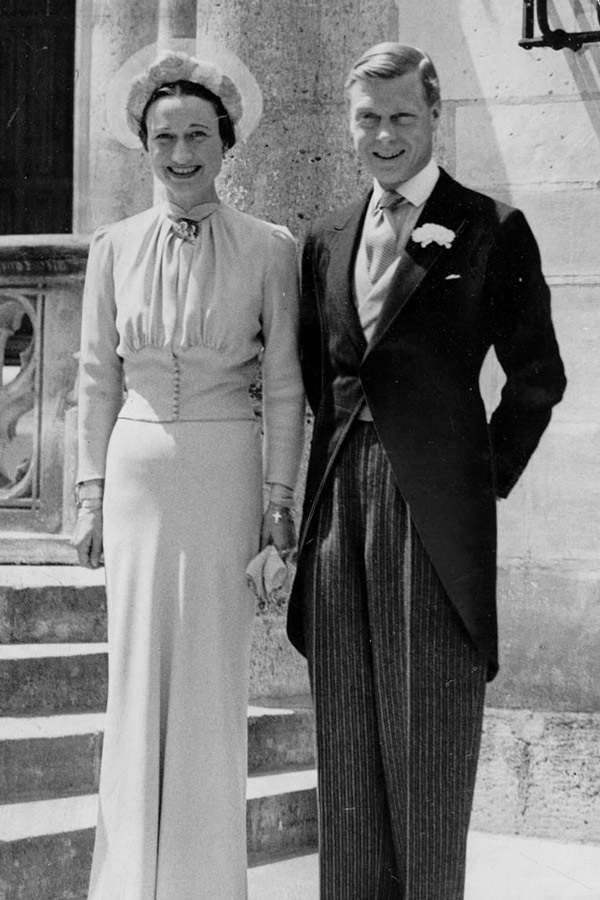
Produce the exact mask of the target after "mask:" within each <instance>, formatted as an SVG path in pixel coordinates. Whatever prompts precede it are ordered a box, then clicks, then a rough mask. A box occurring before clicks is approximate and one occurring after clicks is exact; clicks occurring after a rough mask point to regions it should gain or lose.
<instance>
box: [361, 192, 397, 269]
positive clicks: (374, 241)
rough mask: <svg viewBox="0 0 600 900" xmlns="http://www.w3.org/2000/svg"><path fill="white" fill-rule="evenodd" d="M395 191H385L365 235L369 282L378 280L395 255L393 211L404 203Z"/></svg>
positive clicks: (395, 230) (395, 235)
mask: <svg viewBox="0 0 600 900" xmlns="http://www.w3.org/2000/svg"><path fill="white" fill-rule="evenodd" d="M406 202H407V201H406V199H405V197H401V196H400V194H397V193H396V191H385V192H384V193H383V194H382V195H381V199H380V200H379V203H378V204H377V207H376V209H375V212H374V214H373V221H372V223H371V227H370V228H369V230H368V231H367V234H366V236H365V249H366V253H367V265H368V268H369V278H370V279H371V284H375V282H376V281H378V280H379V279H380V278H381V276H382V275H383V273H384V272H385V270H386V269H387V268H388V266H389V265H391V263H392V262H393V261H394V259H395V257H396V246H397V243H398V230H397V226H396V223H395V222H394V217H393V213H394V211H395V210H396V209H398V207H399V206H400V205H401V204H402V203H406Z"/></svg>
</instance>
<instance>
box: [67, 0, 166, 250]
mask: <svg viewBox="0 0 600 900" xmlns="http://www.w3.org/2000/svg"><path fill="white" fill-rule="evenodd" d="M77 23H78V29H77V40H78V65H77V68H78V70H79V72H80V76H79V78H78V81H77V93H76V105H75V118H76V122H75V133H76V146H75V156H76V162H75V200H74V210H75V215H74V224H73V230H74V231H76V232H82V233H85V232H89V231H91V230H93V229H94V228H96V227H97V226H98V225H100V224H102V223H104V222H111V221H115V220H116V219H119V218H122V217H123V216H126V215H129V214H131V213H133V212H136V211H138V210H140V209H143V208H144V207H145V206H148V204H149V203H151V202H152V177H151V175H150V171H149V168H148V165H147V162H146V160H145V154H144V153H143V151H142V149H141V147H140V149H139V151H137V150H130V149H128V148H126V147H124V146H123V145H122V144H120V143H119V142H118V141H117V140H116V139H115V138H114V136H113V135H112V133H111V132H110V129H109V127H108V123H107V119H106V94H107V91H108V90H109V89H110V87H111V79H112V77H113V76H114V74H115V73H116V72H117V71H118V70H119V68H120V67H121V65H122V64H123V63H124V62H125V60H126V59H127V58H128V57H129V56H131V54H133V53H135V52H136V51H137V50H140V49H141V48H142V47H144V46H145V45H146V44H150V43H153V42H154V41H156V37H157V0H128V2H127V3H123V2H122V0H79V4H78V10H77ZM124 101H125V97H123V102H124Z"/></svg>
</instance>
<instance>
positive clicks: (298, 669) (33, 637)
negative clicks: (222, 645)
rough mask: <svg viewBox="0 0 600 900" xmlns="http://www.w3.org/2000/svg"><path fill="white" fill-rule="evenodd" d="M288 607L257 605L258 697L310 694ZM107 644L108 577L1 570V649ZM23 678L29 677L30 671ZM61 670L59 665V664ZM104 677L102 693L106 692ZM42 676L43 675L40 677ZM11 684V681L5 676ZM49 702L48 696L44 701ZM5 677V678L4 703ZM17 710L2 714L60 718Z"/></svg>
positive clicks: (253, 670) (254, 666)
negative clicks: (291, 637) (291, 636)
mask: <svg viewBox="0 0 600 900" xmlns="http://www.w3.org/2000/svg"><path fill="white" fill-rule="evenodd" d="M285 620H286V604H285V600H284V598H279V599H278V600H273V601H268V602H266V603H260V604H257V615H256V620H255V624H254V640H253V646H252V658H251V665H250V691H251V696H253V697H263V696H271V695H272V696H289V695H294V694H300V693H304V692H307V691H308V674H307V670H306V662H305V660H304V659H303V658H302V657H301V656H300V655H299V654H298V653H297V652H296V651H295V650H294V649H293V647H292V646H291V644H290V643H289V641H288V640H287V637H286V630H285ZM105 641H106V597H105V589H104V571H103V570H102V569H98V570H95V571H93V570H91V569H81V568H79V567H77V566H60V565H57V566H7V565H0V649H1V648H2V646H4V645H10V644H22V645H29V646H32V645H35V644H60V645H63V646H64V645H67V644H70V643H72V644H75V645H79V644H83V643H92V644H101V643H103V642H105ZM20 667H21V668H23V667H24V669H25V671H24V672H19V673H18V677H17V680H18V681H20V680H21V676H22V675H23V676H25V678H27V677H28V672H27V666H26V665H25V663H23V662H21V663H20ZM54 668H55V669H56V668H57V664H56V663H55V664H54ZM94 674H95V675H100V682H99V683H98V689H99V691H100V692H102V691H104V692H105V691H106V684H105V681H106V679H105V678H102V676H101V673H99V672H96V673H94ZM38 675H39V673H38ZM4 678H5V680H6V679H7V678H8V676H7V675H6V673H5V676H4ZM40 696H41V697H43V694H42V695H40ZM1 699H2V677H0V702H1ZM76 708H80V709H81V710H82V711H83V710H89V711H97V712H100V711H101V709H102V704H100V705H98V706H96V707H94V706H90V705H89V698H88V702H87V703H84V705H83V706H80V707H76V706H75V705H73V704H72V703H70V702H68V703H67V705H66V708H64V709H63V711H64V712H69V711H74V710H75V709H76ZM59 711H60V709H58V708H55V707H53V706H50V707H49V708H48V709H44V708H43V707H42V706H40V707H39V708H37V709H33V708H30V707H27V708H26V709H25V710H22V711H20V710H18V709H16V708H14V707H13V711H12V712H11V711H10V709H8V710H7V711H1V712H0V714H5V715H19V713H20V712H25V713H26V714H37V715H44V714H45V713H54V712H59Z"/></svg>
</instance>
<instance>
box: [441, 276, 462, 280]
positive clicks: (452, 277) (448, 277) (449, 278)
mask: <svg viewBox="0 0 600 900" xmlns="http://www.w3.org/2000/svg"><path fill="white" fill-rule="evenodd" d="M455 278H460V275H446V278H445V281H453V280H454V279H455Z"/></svg>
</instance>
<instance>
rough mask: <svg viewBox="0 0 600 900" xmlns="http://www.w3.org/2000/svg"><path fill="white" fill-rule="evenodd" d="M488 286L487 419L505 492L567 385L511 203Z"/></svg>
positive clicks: (528, 244) (527, 237)
mask: <svg viewBox="0 0 600 900" xmlns="http://www.w3.org/2000/svg"><path fill="white" fill-rule="evenodd" d="M487 290H488V294H489V295H490V296H491V299H492V309H493V321H494V334H493V343H494V349H495V351H496V355H497V357H498V361H499V362H500V365H501V366H502V368H503V369H504V372H505V375H506V383H505V385H504V388H503V390H502V397H501V401H500V403H499V405H498V407H497V408H496V410H495V411H494V413H493V415H492V418H491V421H490V436H491V444H492V453H493V459H494V468H495V477H496V493H497V496H499V497H506V496H508V494H509V493H510V491H511V490H512V488H513V487H514V485H515V484H516V482H517V480H518V479H519V477H520V475H521V473H522V472H523V470H524V468H525V466H526V465H527V463H528V461H529V459H530V457H531V455H532V453H533V451H534V450H535V448H536V447H537V445H538V443H539V441H540V438H541V436H542V434H543V432H544V430H545V429H546V427H547V426H548V423H549V422H550V417H551V410H552V407H553V406H554V405H555V404H556V403H558V402H559V401H560V399H561V398H562V395H563V393H564V390H565V386H566V379H565V372H564V367H563V364H562V361H561V358H560V354H559V350H558V345H557V342H556V337H555V334H554V328H553V325H552V319H551V313H550V291H549V289H548V286H547V284H546V282H545V280H544V276H543V274H542V270H541V261H540V254H539V250H538V246H537V243H536V240H535V238H534V236H533V234H532V232H531V229H530V228H529V225H528V224H527V221H526V220H525V217H524V216H523V214H522V213H521V212H519V211H518V210H512V211H511V212H510V213H509V215H508V216H507V218H506V220H505V221H504V222H503V223H502V225H501V227H500V230H499V233H498V237H497V240H496V243H495V245H494V247H493V249H492V251H491V254H490V259H489V265H488V272H487Z"/></svg>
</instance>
